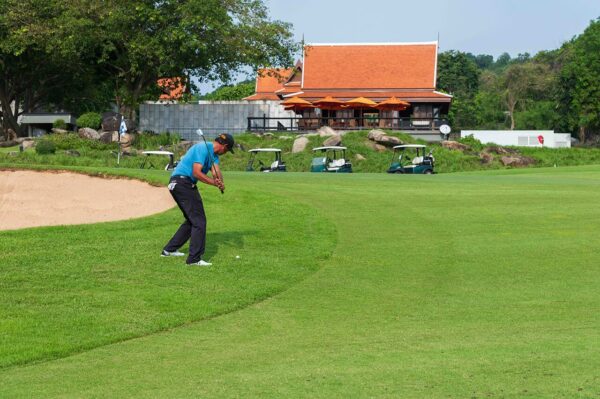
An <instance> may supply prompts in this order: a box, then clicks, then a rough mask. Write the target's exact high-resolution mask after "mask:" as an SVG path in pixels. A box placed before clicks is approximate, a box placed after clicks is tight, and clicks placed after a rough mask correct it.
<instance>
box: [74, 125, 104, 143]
mask: <svg viewBox="0 0 600 399" xmlns="http://www.w3.org/2000/svg"><path fill="white" fill-rule="evenodd" d="M77 133H78V134H79V137H81V138H82V139H89V140H98V139H99V138H100V133H98V131H97V130H94V129H92V128H89V127H82V128H81V129H79V130H78V131H77Z"/></svg>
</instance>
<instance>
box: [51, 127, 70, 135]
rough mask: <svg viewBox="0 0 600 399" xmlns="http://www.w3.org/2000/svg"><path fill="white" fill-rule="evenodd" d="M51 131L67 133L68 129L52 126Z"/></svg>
mask: <svg viewBox="0 0 600 399" xmlns="http://www.w3.org/2000/svg"><path fill="white" fill-rule="evenodd" d="M52 133H54V134H67V133H69V131H68V130H65V129H58V128H55V127H53V128H52Z"/></svg>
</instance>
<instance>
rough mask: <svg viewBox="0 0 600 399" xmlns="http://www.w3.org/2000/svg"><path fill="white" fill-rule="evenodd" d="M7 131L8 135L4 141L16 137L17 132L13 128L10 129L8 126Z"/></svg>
mask: <svg viewBox="0 0 600 399" xmlns="http://www.w3.org/2000/svg"><path fill="white" fill-rule="evenodd" d="M7 132H8V135H7V136H8V140H6V141H11V140H16V139H17V133H16V132H15V131H14V130H12V129H11V128H8V130H7Z"/></svg>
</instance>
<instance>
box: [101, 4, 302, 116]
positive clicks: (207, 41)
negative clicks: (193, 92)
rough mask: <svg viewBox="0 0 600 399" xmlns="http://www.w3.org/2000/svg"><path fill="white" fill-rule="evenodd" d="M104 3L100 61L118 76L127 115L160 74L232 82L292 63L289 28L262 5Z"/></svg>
mask: <svg viewBox="0 0 600 399" xmlns="http://www.w3.org/2000/svg"><path fill="white" fill-rule="evenodd" d="M98 1H99V0H98ZM104 3H105V4H106V7H107V8H110V9H111V12H110V13H109V14H108V15H107V17H106V19H104V20H103V21H102V27H103V28H104V31H105V32H106V37H105V40H104V42H103V44H102V47H103V56H102V62H104V63H105V64H106V65H107V66H108V68H109V69H110V70H111V72H112V73H113V76H114V85H115V91H116V93H117V97H116V100H117V104H118V105H119V106H120V107H121V108H122V110H123V111H124V113H126V114H129V116H130V117H135V108H136V106H137V104H138V103H139V101H140V100H141V99H143V96H144V95H145V94H148V93H153V92H154V91H155V89H156V81H157V79H158V78H160V77H175V76H177V77H186V76H196V77H198V78H199V80H200V81H206V80H213V79H220V80H221V81H228V80H229V79H230V78H231V77H232V76H234V75H235V74H236V73H237V72H238V71H240V70H242V69H243V68H244V67H247V66H251V67H255V68H258V67H259V66H264V65H285V66H288V65H291V63H292V61H293V59H292V55H293V53H294V51H295V49H296V45H295V43H294V42H293V41H292V34H291V32H290V25H289V24H287V23H283V22H280V21H273V20H271V19H270V18H269V16H268V13H267V9H266V6H265V4H264V3H263V0H162V1H155V0H107V1H105V2H104ZM187 83H188V84H192V82H191V81H188V82H187Z"/></svg>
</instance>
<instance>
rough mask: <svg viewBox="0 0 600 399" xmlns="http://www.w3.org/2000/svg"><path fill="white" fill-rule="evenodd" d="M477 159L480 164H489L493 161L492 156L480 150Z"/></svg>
mask: <svg viewBox="0 0 600 399" xmlns="http://www.w3.org/2000/svg"><path fill="white" fill-rule="evenodd" d="M479 159H480V160H481V163H482V164H484V165H489V164H491V163H492V162H493V161H494V156H493V155H492V154H490V153H489V152H482V153H480V154H479Z"/></svg>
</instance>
